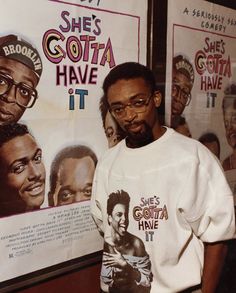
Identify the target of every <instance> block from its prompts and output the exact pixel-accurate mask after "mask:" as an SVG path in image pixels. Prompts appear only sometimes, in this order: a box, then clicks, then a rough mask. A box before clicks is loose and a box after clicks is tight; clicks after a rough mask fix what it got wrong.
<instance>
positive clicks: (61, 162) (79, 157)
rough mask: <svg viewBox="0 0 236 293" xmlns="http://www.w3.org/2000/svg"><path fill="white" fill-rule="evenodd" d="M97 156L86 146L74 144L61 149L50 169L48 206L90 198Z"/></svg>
mask: <svg viewBox="0 0 236 293" xmlns="http://www.w3.org/2000/svg"><path fill="white" fill-rule="evenodd" d="M96 164H97V157H96V155H95V153H94V152H93V151H92V150H91V149H90V148H89V147H87V146H84V145H75V146H68V147H65V148H64V149H62V150H61V151H60V152H59V153H58V154H57V155H56V157H55V159H54V160H53V162H52V165H51V171H50V191H49V193H48V201H49V205H50V206H61V205H66V204H70V203H74V202H80V201H84V200H90V198H91V193H92V182H93V175H94V171H95V167H96Z"/></svg>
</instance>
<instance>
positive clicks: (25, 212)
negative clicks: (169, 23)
mask: <svg viewBox="0 0 236 293" xmlns="http://www.w3.org/2000/svg"><path fill="white" fill-rule="evenodd" d="M1 1H2V3H1V4H2V5H1V6H2V9H1V12H0V14H1V18H0V19H1V20H0V23H1V31H0V81H1V85H0V97H1V98H0V136H1V142H0V164H1V162H2V166H1V167H0V168H1V170H3V172H2V174H1V176H0V181H1V182H0V216H1V218H0V231H1V232H0V249H1V256H0V262H1V268H0V282H1V285H0V288H1V290H4V288H5V287H6V286H8V287H9V286H12V285H13V286H15V285H17V283H18V285H19V284H20V283H22V282H26V283H27V282H30V281H33V280H35V279H42V278H45V277H46V276H51V275H52V274H55V273H61V272H62V271H63V272H64V271H66V270H68V269H73V268H75V267H79V266H83V265H85V264H88V263H91V262H97V261H99V259H100V251H101V249H102V245H103V242H102V239H101V237H100V235H99V233H98V232H97V229H96V226H95V224H94V222H93V220H92V218H91V215H90V200H89V199H90V195H91V188H92V179H93V173H94V169H95V166H96V162H97V159H98V158H99V157H100V156H101V154H102V153H103V152H104V150H105V149H106V148H108V142H107V139H106V136H105V133H104V129H103V123H102V119H101V113H100V111H99V100H100V97H101V94H102V91H101V86H102V82H103V79H104V77H105V75H106V74H107V73H108V72H109V70H110V69H111V68H113V67H114V66H115V65H117V64H119V63H122V62H125V61H137V62H141V63H146V28H147V15H146V14H147V3H146V1H143V0H139V1H137V0H128V1H126V2H125V3H122V5H121V4H120V3H119V2H117V1H113V0H112V1H111V0H96V1H95V0H94V1H93V0H77V1H74V0H69V1H60V0H59V1H54V0H51V1H50V0H40V1H38V0H33V1H32V0H22V1H20V3H19V1H16V0H9V1H7V2H5V1H3V0H1ZM1 1H0V2H1ZM111 24H112V25H111ZM127 27H128V28H129V29H128V30H127ZM13 106H14V107H13ZM12 107H13V108H14V110H12V109H13V108H12ZM14 111H15V112H14ZM13 154H14V155H13Z"/></svg>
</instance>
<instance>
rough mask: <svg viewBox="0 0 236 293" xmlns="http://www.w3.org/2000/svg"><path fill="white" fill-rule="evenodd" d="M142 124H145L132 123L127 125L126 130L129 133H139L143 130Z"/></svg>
mask: <svg viewBox="0 0 236 293" xmlns="http://www.w3.org/2000/svg"><path fill="white" fill-rule="evenodd" d="M142 124H143V123H142V122H137V123H130V124H127V125H126V126H125V128H126V130H128V131H132V132H139V131H140V130H141V127H142Z"/></svg>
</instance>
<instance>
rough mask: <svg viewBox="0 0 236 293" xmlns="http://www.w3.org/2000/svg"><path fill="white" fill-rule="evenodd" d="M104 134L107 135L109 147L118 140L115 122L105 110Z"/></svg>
mask: <svg viewBox="0 0 236 293" xmlns="http://www.w3.org/2000/svg"><path fill="white" fill-rule="evenodd" d="M105 134H106V137H107V141H108V147H109V148H111V147H113V146H115V145H116V144H117V143H118V142H119V141H120V135H119V134H118V129H117V124H116V122H115V120H114V119H113V117H112V115H111V113H110V112H109V111H108V112H107V114H106V118H105Z"/></svg>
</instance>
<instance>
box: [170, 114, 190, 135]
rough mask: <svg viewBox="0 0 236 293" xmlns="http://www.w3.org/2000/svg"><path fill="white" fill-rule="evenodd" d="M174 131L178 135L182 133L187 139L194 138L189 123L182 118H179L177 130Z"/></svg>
mask: <svg viewBox="0 0 236 293" xmlns="http://www.w3.org/2000/svg"><path fill="white" fill-rule="evenodd" d="M174 129H175V131H177V132H178V133H181V134H183V135H185V136H187V137H192V135H191V132H190V130H189V126H188V123H187V122H186V119H185V118H184V117H182V116H180V117H179V121H178V124H177V126H176V128H174Z"/></svg>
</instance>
